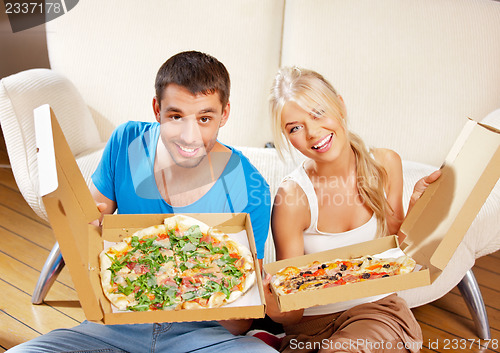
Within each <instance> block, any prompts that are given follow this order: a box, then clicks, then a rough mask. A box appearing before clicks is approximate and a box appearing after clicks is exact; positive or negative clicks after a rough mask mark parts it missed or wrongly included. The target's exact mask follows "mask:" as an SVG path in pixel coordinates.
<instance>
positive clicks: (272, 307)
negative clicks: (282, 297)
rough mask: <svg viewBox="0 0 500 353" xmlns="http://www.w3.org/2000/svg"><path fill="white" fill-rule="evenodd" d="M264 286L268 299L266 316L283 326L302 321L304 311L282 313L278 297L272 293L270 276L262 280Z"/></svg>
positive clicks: (267, 275)
mask: <svg viewBox="0 0 500 353" xmlns="http://www.w3.org/2000/svg"><path fill="white" fill-rule="evenodd" d="M262 286H263V287H264V297H265V299H266V314H267V316H269V317H270V318H271V319H272V320H273V321H275V322H277V323H280V324H283V325H290V324H295V323H297V322H299V321H300V320H301V319H302V314H303V312H304V310H295V311H287V312H281V311H280V308H279V306H278V302H277V300H276V297H275V296H274V295H273V293H272V292H271V275H270V274H266V276H265V277H264V279H263V280H262Z"/></svg>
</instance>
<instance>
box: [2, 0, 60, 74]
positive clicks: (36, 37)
mask: <svg viewBox="0 0 500 353" xmlns="http://www.w3.org/2000/svg"><path fill="white" fill-rule="evenodd" d="M39 67H44V68H48V67H50V64H49V59H48V55H47V45H46V40H45V25H40V26H37V27H33V28H30V29H27V30H24V31H21V32H17V33H12V29H11V27H10V23H9V18H8V16H7V14H6V13H5V6H4V2H3V1H0V78H2V77H5V76H8V75H11V74H14V73H16V72H19V71H22V70H27V69H32V68H39Z"/></svg>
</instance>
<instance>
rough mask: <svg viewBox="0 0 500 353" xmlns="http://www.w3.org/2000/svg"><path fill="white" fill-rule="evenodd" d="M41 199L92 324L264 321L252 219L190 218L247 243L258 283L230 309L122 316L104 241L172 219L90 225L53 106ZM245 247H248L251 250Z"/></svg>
mask: <svg viewBox="0 0 500 353" xmlns="http://www.w3.org/2000/svg"><path fill="white" fill-rule="evenodd" d="M35 129H36V137H37V152H38V161H39V163H38V166H39V175H40V194H41V195H43V203H44V205H45V208H46V211H47V215H48V217H49V221H50V224H51V227H52V229H53V231H54V234H55V236H56V239H57V241H58V242H59V246H60V249H61V252H62V255H63V258H64V261H65V263H66V266H67V267H68V269H69V271H70V274H71V277H72V279H73V283H74V285H75V289H76V291H77V294H78V298H79V300H80V303H81V306H82V308H83V311H84V314H85V317H86V318H87V320H90V321H94V322H101V323H105V324H135V323H154V322H179V321H208V320H230V319H247V318H262V317H264V312H265V300H264V294H263V288H262V281H261V276H260V268H259V263H258V261H257V257H256V249H255V242H254V238H253V231H252V227H251V223H250V216H249V215H248V214H243V213H239V214H227V213H217V214H187V215H189V216H191V217H193V218H196V219H198V220H200V221H202V222H204V223H206V224H208V225H209V226H212V227H216V228H217V229H218V230H220V231H222V232H224V233H226V234H228V235H229V236H230V237H234V236H236V237H239V238H240V239H237V240H240V242H241V240H243V241H244V242H243V243H246V242H247V244H248V246H249V248H250V251H251V253H252V256H253V259H254V265H255V271H256V273H257V274H258V275H257V276H256V282H255V284H254V286H253V287H252V289H250V290H249V291H248V292H247V293H246V294H245V295H244V296H242V297H241V298H239V299H238V300H236V301H235V302H233V303H230V304H229V305H226V306H222V307H219V308H210V309H190V310H178V311H168V310H158V311H146V312H117V311H116V310H113V308H112V306H111V303H110V302H109V301H108V299H107V298H106V297H105V296H104V293H103V290H102V287H101V283H100V275H99V272H100V268H99V260H98V256H99V254H100V252H101V251H102V250H103V248H104V242H105V241H109V242H117V241H120V240H121V239H122V238H123V237H126V236H129V235H131V234H132V233H133V232H134V231H136V230H138V229H142V228H146V227H149V226H152V225H156V224H162V223H163V220H164V218H166V217H168V216H172V215H161V214H155V215H106V216H105V217H104V220H103V224H102V228H101V227H97V226H94V225H91V224H89V223H90V222H92V221H94V220H96V219H98V218H99V217H100V212H99V211H98V209H97V206H96V203H95V201H94V200H93V198H92V196H91V194H90V191H89V189H88V187H87V184H86V183H85V180H84V179H83V176H82V174H81V172H80V169H79V168H78V165H77V164H76V161H75V159H74V157H73V154H72V153H71V150H70V148H69V146H68V144H67V142H66V139H65V138H64V135H63V132H62V130H61V128H60V126H59V124H58V122H57V119H56V117H55V116H54V113H53V112H52V110H51V109H50V107H49V106H48V105H45V106H41V107H39V108H37V109H35ZM247 244H244V245H247Z"/></svg>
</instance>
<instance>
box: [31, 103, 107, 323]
mask: <svg viewBox="0 0 500 353" xmlns="http://www.w3.org/2000/svg"><path fill="white" fill-rule="evenodd" d="M34 119H35V134H36V144H37V154H38V155H37V158H38V175H39V180H40V195H41V196H42V200H43V203H44V205H45V209H46V212H47V215H48V217H49V221H50V224H51V226H52V229H53V230H54V234H55V235H56V239H57V241H58V243H59V247H60V248H61V252H62V253H63V254H64V258H65V262H66V266H67V267H68V269H69V271H70V274H71V277H72V278H73V279H75V280H73V282H74V285H75V289H76V291H77V293H78V297H79V299H80V303H81V305H82V308H83V311H84V313H85V316H86V317H87V319H89V320H94V321H97V320H100V319H101V318H102V312H101V310H100V307H99V299H98V297H97V296H96V295H95V291H94V290H92V284H91V281H90V278H89V271H88V267H89V263H88V256H86V255H87V254H88V252H89V231H92V232H99V233H100V230H99V229H98V227H93V226H92V225H90V224H89V223H90V222H92V221H94V220H96V219H99V217H100V216H101V214H100V212H99V210H98V209H97V206H96V203H95V201H94V199H93V198H92V195H91V194H90V191H89V189H88V187H87V184H86V183H85V180H84V178H83V175H82V174H81V172H80V169H79V168H78V165H77V164H76V160H75V158H74V157H73V154H72V152H71V150H70V148H69V145H68V143H67V141H66V138H65V137H64V134H63V132H62V130H61V127H60V126H59V123H58V122H57V120H56V117H55V115H54V112H53V111H52V109H51V108H50V107H49V106H48V105H43V106H40V107H38V108H36V109H35V110H34ZM55 146H57V148H55ZM76 195H78V197H77V196H76ZM61 234H64V235H65V236H60V235H61Z"/></svg>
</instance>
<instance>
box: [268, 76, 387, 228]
mask: <svg viewBox="0 0 500 353" xmlns="http://www.w3.org/2000/svg"><path fill="white" fill-rule="evenodd" d="M287 102H295V103H297V104H298V105H299V106H300V107H302V108H303V109H304V110H306V111H311V109H312V108H314V109H317V108H316V107H318V106H319V107H321V109H323V110H324V111H325V114H326V115H327V116H329V117H333V118H336V119H338V120H339V121H340V123H341V124H342V126H343V127H344V130H345V132H346V135H347V138H348V141H349V143H350V145H351V148H352V150H353V151H354V154H355V156H356V176H357V186H358V192H359V194H360V196H361V198H362V200H363V202H366V204H367V205H368V207H369V208H370V209H371V210H372V211H373V212H374V214H375V217H376V218H377V236H384V235H388V234H389V230H388V225H387V214H388V213H389V212H391V213H392V208H391V206H390V205H389V203H388V201H387V198H386V194H385V187H386V185H387V172H386V170H385V169H384V167H383V166H382V165H381V164H380V163H378V162H377V161H376V160H375V159H374V158H372V157H371V156H370V151H369V150H368V149H367V148H366V146H365V144H364V142H363V140H362V139H361V138H360V137H359V136H358V135H356V134H354V133H352V132H351V131H349V130H348V129H347V121H346V116H347V112H346V108H345V104H344V102H343V101H342V98H341V97H340V96H339V95H338V94H337V92H336V90H335V89H334V88H333V86H332V85H331V84H330V83H329V82H328V81H327V80H326V79H325V78H324V77H323V76H322V75H320V74H318V73H317V72H315V71H312V70H307V69H303V68H298V67H287V68H283V69H281V70H280V71H279V72H278V74H277V75H276V78H275V80H274V84H273V87H272V89H271V98H270V108H271V119H272V131H273V136H274V143H275V146H276V149H277V151H278V154H279V155H280V157H281V158H283V151H285V150H286V151H288V152H291V151H292V146H291V143H290V141H289V140H288V138H287V137H286V135H285V134H284V133H283V131H282V127H281V113H282V110H283V107H284V106H285V104H286V103H287Z"/></svg>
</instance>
